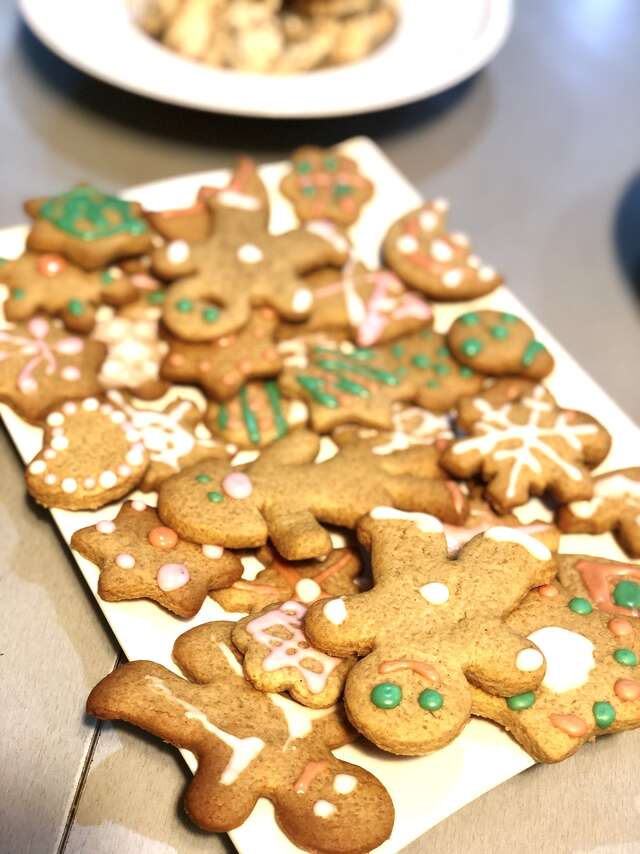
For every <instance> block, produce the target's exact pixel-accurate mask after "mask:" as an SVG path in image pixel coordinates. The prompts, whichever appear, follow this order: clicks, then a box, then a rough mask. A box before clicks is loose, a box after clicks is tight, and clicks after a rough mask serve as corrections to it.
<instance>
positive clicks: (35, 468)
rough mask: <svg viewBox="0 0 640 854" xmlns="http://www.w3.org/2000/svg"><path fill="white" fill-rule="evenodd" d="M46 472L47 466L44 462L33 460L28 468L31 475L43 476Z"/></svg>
mask: <svg viewBox="0 0 640 854" xmlns="http://www.w3.org/2000/svg"><path fill="white" fill-rule="evenodd" d="M46 470H47V464H46V463H45V461H44V460H34V461H33V462H32V463H31V465H30V466H29V471H30V472H31V474H43V472H45V471H46Z"/></svg>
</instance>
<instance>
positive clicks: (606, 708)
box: [593, 700, 616, 729]
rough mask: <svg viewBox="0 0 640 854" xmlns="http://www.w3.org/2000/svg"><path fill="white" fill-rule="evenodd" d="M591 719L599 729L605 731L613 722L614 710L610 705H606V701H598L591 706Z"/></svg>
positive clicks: (614, 717)
mask: <svg viewBox="0 0 640 854" xmlns="http://www.w3.org/2000/svg"><path fill="white" fill-rule="evenodd" d="M593 717H594V720H595V722H596V726H597V727H598V728H599V729H606V728H607V727H610V726H611V724H612V723H613V722H614V721H615V719H616V710H615V709H614V708H613V706H612V705H611V703H607V701H606V700H600V701H599V702H597V703H594V704H593Z"/></svg>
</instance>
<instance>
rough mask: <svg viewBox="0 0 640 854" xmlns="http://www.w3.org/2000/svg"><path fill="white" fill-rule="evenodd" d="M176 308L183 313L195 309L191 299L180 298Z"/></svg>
mask: <svg viewBox="0 0 640 854" xmlns="http://www.w3.org/2000/svg"><path fill="white" fill-rule="evenodd" d="M176 309H177V310H178V311H179V312H181V313H182V314H186V313H187V312H189V311H192V310H193V303H192V302H191V300H190V299H179V300H178V301H177V302H176Z"/></svg>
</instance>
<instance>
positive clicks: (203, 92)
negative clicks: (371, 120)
mask: <svg viewBox="0 0 640 854" xmlns="http://www.w3.org/2000/svg"><path fill="white" fill-rule="evenodd" d="M125 2H126V0H55V2H53V0H20V3H19V5H20V8H21V10H22V14H23V15H24V18H25V20H26V21H27V23H28V24H29V26H30V27H31V29H32V30H33V32H34V33H35V34H36V35H37V36H38V37H39V38H40V39H41V40H42V41H43V42H44V43H45V44H46V45H47V46H48V47H49V48H51V50H53V51H55V53H57V54H59V56H61V57H62V58H63V59H65V60H67V62H70V63H71V64H72V65H75V66H77V67H78V68H80V69H81V70H82V71H85V72H87V73H88V74H91V75H93V76H94V77H98V78H99V79H100V80H104V81H106V82H107V83H111V84H113V85H114V86H119V87H121V88H122V89H128V90H130V91H132V92H136V93H138V94H139V95H146V96H148V97H150V98H155V99H157V100H160V101H167V102H169V103H172V104H180V105H183V106H187V107H196V108H198V109H201V110H208V111H211V112H220V113H232V114H237V115H246V116H269V117H274V118H275V117H291V118H305V117H307V118H310V117H319V116H338V115H345V114H353V113H366V112H371V111H375V110H381V109H384V108H386V107H394V106H398V105H400V104H406V103H409V102H411V101H417V100H419V99H421V98H425V97H427V96H428V95H433V94H435V93H436V92H441V91H443V90H444V89H448V88H449V87H450V86H453V85H454V84H456V83H458V82H460V81H461V80H464V79H465V78H466V77H469V76H470V75H471V74H473V73H474V72H475V71H477V70H478V69H479V68H481V67H482V66H483V65H485V64H486V63H487V62H489V60H490V59H491V58H492V57H493V56H494V55H495V54H496V52H497V51H498V50H499V49H500V47H501V46H502V44H503V43H504V41H505V39H506V37H507V35H508V33H509V30H510V27H511V19H512V5H513V3H512V0H444V2H443V0H402V3H401V10H402V15H401V20H400V24H399V26H398V28H397V30H396V32H395V34H394V35H393V36H392V38H391V39H390V40H389V41H388V42H386V43H385V44H384V45H383V46H382V47H381V48H380V49H379V50H378V51H377V52H376V53H374V54H373V55H372V56H371V57H369V58H367V59H366V60H364V61H363V62H358V63H354V64H353V65H347V66H342V67H340V68H335V69H328V70H326V71H316V72H312V73H307V74H296V75H291V76H283V77H278V76H273V75H260V74H247V73H241V72H237V71H224V70H219V69H216V68H209V67H207V66H205V65H201V64H199V63H196V62H192V61H191V60H188V59H184V58H182V57H181V56H178V55H177V54H175V53H173V52H171V51H169V50H167V49H166V48H164V47H163V46H162V45H160V44H159V43H157V42H156V41H154V40H152V39H151V38H149V37H148V36H147V35H146V34H145V33H143V32H142V31H141V30H140V29H138V27H136V26H135V25H134V24H133V23H132V21H131V20H130V18H129V15H128V12H127V8H126V5H125Z"/></svg>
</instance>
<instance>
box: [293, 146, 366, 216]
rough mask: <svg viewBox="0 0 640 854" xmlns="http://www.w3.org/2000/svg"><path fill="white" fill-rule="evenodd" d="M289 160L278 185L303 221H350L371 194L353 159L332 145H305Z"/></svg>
mask: <svg viewBox="0 0 640 854" xmlns="http://www.w3.org/2000/svg"><path fill="white" fill-rule="evenodd" d="M291 163H292V169H291V172H289V173H288V174H287V175H285V177H284V178H283V179H282V181H281V183H280V189H281V191H282V193H283V195H285V196H286V197H287V198H288V199H289V200H290V201H291V202H292V204H293V206H294V208H295V211H296V214H297V216H298V218H299V219H301V220H302V221H303V222H304V221H305V220H309V219H329V220H331V221H332V222H335V223H337V224H338V225H342V226H346V225H352V224H353V223H354V222H355V221H356V220H357V219H358V217H359V216H360V211H361V210H362V207H363V205H365V204H366V202H368V201H369V199H370V198H371V196H372V195H373V184H372V183H371V181H369V179H368V178H366V177H365V176H364V175H363V174H362V173H361V172H360V170H359V169H358V164H357V163H356V162H355V160H352V159H351V158H350V157H346V156H345V155H344V154H340V153H339V152H337V151H335V150H334V149H330V148H318V147H316V146H313V145H306V146H304V147H303V148H299V149H298V150H297V151H294V153H293V154H292V155H291Z"/></svg>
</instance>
